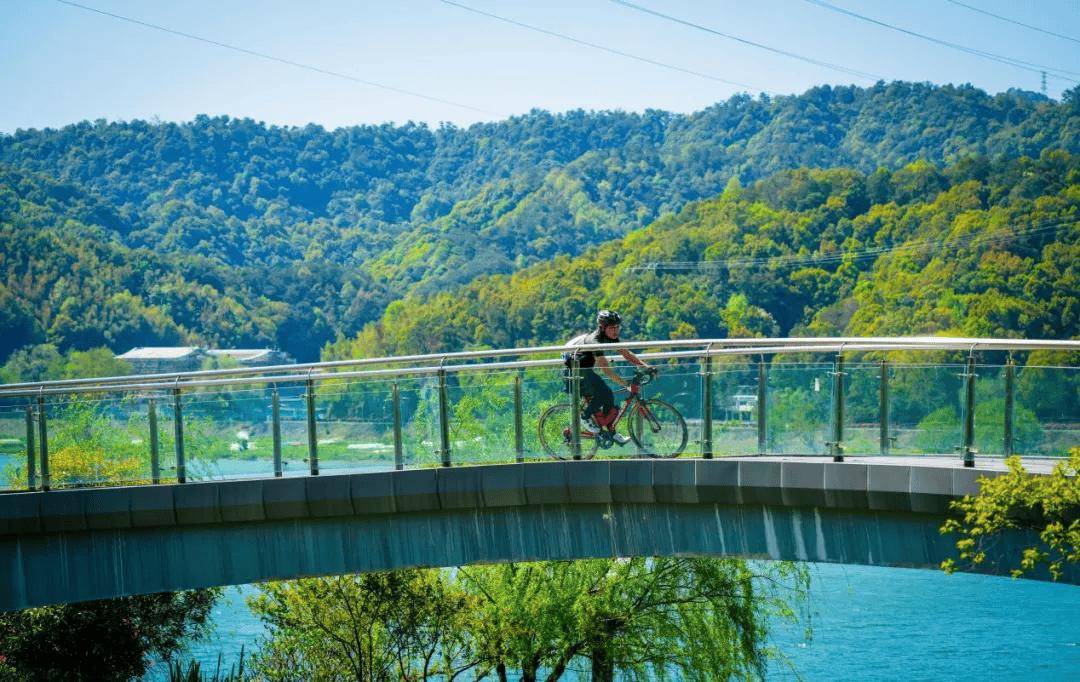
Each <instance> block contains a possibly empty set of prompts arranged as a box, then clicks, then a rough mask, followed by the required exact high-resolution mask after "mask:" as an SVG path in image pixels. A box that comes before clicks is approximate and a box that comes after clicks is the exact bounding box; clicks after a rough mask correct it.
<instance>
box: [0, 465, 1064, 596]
mask: <svg viewBox="0 0 1080 682" xmlns="http://www.w3.org/2000/svg"><path fill="white" fill-rule="evenodd" d="M1029 468H1036V470H1037V466H1036V467H1031V466H1029ZM1001 471H1003V467H1002V465H1001V462H1000V461H996V462H995V461H979V462H977V463H976V466H975V467H974V468H968V467H963V466H962V464H961V462H959V461H956V460H953V459H949V460H945V459H939V458H928V457H921V458H911V459H908V460H904V459H902V458H886V457H874V458H865V459H859V458H848V461H845V462H833V461H830V460H829V459H828V458H806V457H800V458H783V457H754V458H724V459H718V460H704V459H702V460H674V461H666V460H647V459H646V460H608V461H584V462H537V463H527V464H505V465H490V466H473V467H453V468H439V469H434V468H432V469H417V470H407V471H393V472H386V473H366V474H355V475H337V476H318V477H307V478H279V479H268V480H247V481H226V482H210V483H189V484H184V485H158V486H142V487H126V488H102V489H78V490H59V491H51V492H27V493H14V494H8V495H0V610H14V609H22V608H26V607H31V606H40V605H45V604H54V603H66V602H76V601H82V600H89V599H101V598H108V597H117V596H124V595H132V594H143V593H151V592H159V591H165V590H178V589H188V588H196V587H208V586H216V585H232V584H243V583H250V582H257V581H262V580H278V579H287V578H296V577H301V576H313V575H329V574H343V573H355V572H366V571H380V570H388V569H396V568H404V567H413V566H456V565H465V564H470V563H487V562H505V561H523V560H536V559H574V558H586V557H610V556H655V555H672V554H696V555H717V556H740V557H749V558H758V559H787V560H801V561H818V562H842V563H851V564H868V565H880V566H909V567H920V568H935V567H937V566H938V565H939V564H940V562H941V561H942V560H943V559H945V558H948V557H952V556H954V555H955V551H954V548H953V539H952V538H948V537H942V536H941V535H940V533H939V532H938V528H939V527H940V525H941V523H942V521H943V519H944V518H945V514H946V512H947V509H948V504H949V502H950V501H951V500H953V499H955V498H957V497H959V496H963V495H965V494H972V493H975V492H977V490H978V483H977V478H978V477H979V476H987V475H989V476H993V475H996V474H997V473H1000V472H1001ZM1029 539H1030V538H1029V537H1028V536H1025V535H1014V536H1011V537H1006V538H1004V541H1003V542H1002V543H999V545H998V546H999V547H1000V548H1001V549H1002V550H1006V551H1007V550H1010V549H1011V550H1015V549H1016V548H1017V547H1019V546H1021V545H1020V544H1019V543H1021V542H1024V541H1026V540H1029ZM1009 568H1010V566H1009V565H1006V564H1004V563H1001V562H995V561H993V560H990V561H988V562H987V565H986V566H985V567H984V568H983V569H981V570H984V571H986V572H990V573H1006V572H1007V571H1008V569H1009ZM1077 573H1078V572H1076V571H1073V572H1072V573H1070V574H1068V575H1067V576H1066V577H1065V579H1066V580H1067V581H1069V582H1074V583H1076V582H1080V575H1078V574H1077Z"/></svg>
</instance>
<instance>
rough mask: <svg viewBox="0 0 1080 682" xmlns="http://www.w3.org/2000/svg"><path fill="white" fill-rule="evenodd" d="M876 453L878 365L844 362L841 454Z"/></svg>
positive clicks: (878, 447) (878, 434)
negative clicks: (842, 442) (842, 445)
mask: <svg viewBox="0 0 1080 682" xmlns="http://www.w3.org/2000/svg"><path fill="white" fill-rule="evenodd" d="M830 395H831V394H830ZM830 423H832V422H831V421H830ZM880 452H881V365H880V363H876V362H848V363H845V364H844V453H843V454H845V455H876V454H879V453H880Z"/></svg>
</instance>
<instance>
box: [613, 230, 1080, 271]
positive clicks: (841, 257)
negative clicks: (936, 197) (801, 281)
mask: <svg viewBox="0 0 1080 682" xmlns="http://www.w3.org/2000/svg"><path fill="white" fill-rule="evenodd" d="M1075 225H1077V222H1076V221H1075V220H1071V221H1060V222H1058V221H1046V222H1039V223H1036V224H1035V226H1034V227H1031V228H1029V229H1026V230H1017V231H1015V232H1009V233H1006V234H1001V235H993V236H979V235H968V236H964V237H957V238H956V239H945V240H940V239H938V240H923V241H917V242H907V243H904V244H892V245H889V246H876V247H871V248H868V249H856V250H852V251H837V252H835V253H828V254H821V255H817V256H797V255H794V254H790V255H785V256H770V257H766V258H730V259H727V260H718V261H663V262H654V263H647V264H645V265H638V266H635V267H632V268H630V270H631V271H632V272H717V271H721V270H724V269H729V270H730V269H740V268H754V267H759V266H774V267H775V266H784V265H815V264H824V263H836V262H840V261H847V260H865V259H867V258H877V257H879V256H883V255H885V254H889V253H897V252H907V251H917V250H919V249H923V248H926V247H939V248H946V247H964V246H975V245H979V244H1003V243H1007V242H1010V241H1013V240H1015V239H1019V238H1021V237H1027V236H1030V235H1034V234H1040V233H1043V232H1055V231H1057V230H1058V229H1059V228H1061V227H1065V226H1075Z"/></svg>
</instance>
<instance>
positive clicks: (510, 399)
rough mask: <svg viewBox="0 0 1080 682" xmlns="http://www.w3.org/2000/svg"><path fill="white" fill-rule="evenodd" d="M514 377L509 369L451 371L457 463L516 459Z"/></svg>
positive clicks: (449, 381) (452, 449)
mask: <svg viewBox="0 0 1080 682" xmlns="http://www.w3.org/2000/svg"><path fill="white" fill-rule="evenodd" d="M514 378H515V372H513V371H505V370H492V371H485V370H471V371H467V372H452V373H448V374H447V376H446V393H447V413H448V418H449V435H450V459H451V461H452V462H453V463H454V464H455V465H458V464H500V463H507V462H513V461H514V459H515V455H516V453H515V448H514ZM523 419H524V416H523ZM522 428H524V423H523V424H522Z"/></svg>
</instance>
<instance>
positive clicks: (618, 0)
mask: <svg viewBox="0 0 1080 682" xmlns="http://www.w3.org/2000/svg"><path fill="white" fill-rule="evenodd" d="M610 2H613V3H615V4H616V5H622V6H623V7H627V8H629V9H632V10H637V11H638V12H643V13H645V14H651V15H653V16H654V17H660V18H661V19H666V20H668V21H673V22H675V23H676V24H682V25H683V26H689V27H690V28H696V29H698V30H699V31H704V32H706V33H711V34H713V35H716V36H720V37H721V38H727V39H729V40H734V41H736V42H740V43H742V44H744V45H750V46H751V47H756V48H759V49H762V50H767V51H768V52H772V53H774V54H778V55H782V56H784V57H790V58H792V59H798V60H799V61H802V62H806V63H808V64H813V65H815V66H823V67H825V68H826V69H832V70H833V71H839V72H841V73H845V74H847V75H849V76H856V77H858V78H865V79H867V80H871V81H880V80H886V78H885V77H884V76H879V75H877V74H873V73H869V72H867V71H859V70H858V69H852V68H849V67H847V66H843V65H840V64H832V63H830V62H826V61H822V60H820V59H814V58H813V57H807V56H805V55H801V54H797V53H795V52H788V51H787V50H783V49H780V48H778V47H772V46H770V45H764V44H762V43H757V42H754V41H753V40H749V39H747V38H741V37H739V36H737V35H732V34H730V33H724V32H722V31H717V30H716V29H714V28H709V27H708V26H702V25H701V24H696V23H694V22H692V21H687V20H686V19H680V18H678V17H674V16H671V15H670V14H664V13H663V12H658V11H656V10H653V9H649V8H648V7H642V6H641V5H637V4H634V3H632V2H627V0H610Z"/></svg>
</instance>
